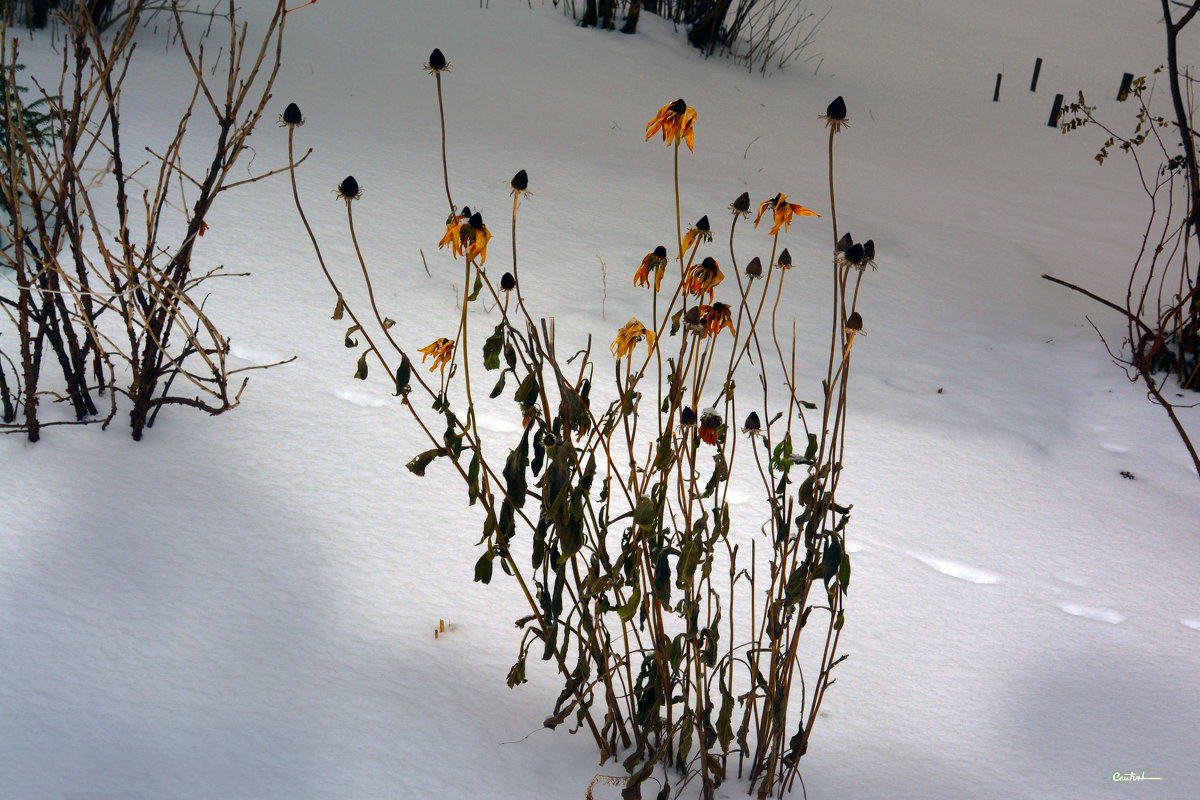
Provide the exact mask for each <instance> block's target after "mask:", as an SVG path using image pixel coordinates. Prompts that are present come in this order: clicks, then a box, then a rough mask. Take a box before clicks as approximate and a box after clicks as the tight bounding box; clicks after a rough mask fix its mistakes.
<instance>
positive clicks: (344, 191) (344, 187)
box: [338, 175, 362, 200]
mask: <svg viewBox="0 0 1200 800" xmlns="http://www.w3.org/2000/svg"><path fill="white" fill-rule="evenodd" d="M360 194H362V190H361V189H359V188H358V181H356V180H354V176H353V175H347V176H346V177H345V178H343V179H342V182H341V183H339V184H338V196H339V197H342V198H344V199H346V200H353V199H355V198H357V197H358V196H359V195H360Z"/></svg>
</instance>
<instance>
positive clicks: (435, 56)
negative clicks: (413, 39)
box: [424, 47, 450, 75]
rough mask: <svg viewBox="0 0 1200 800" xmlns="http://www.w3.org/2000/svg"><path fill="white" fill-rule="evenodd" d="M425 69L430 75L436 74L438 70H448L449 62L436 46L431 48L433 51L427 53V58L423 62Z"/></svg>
mask: <svg viewBox="0 0 1200 800" xmlns="http://www.w3.org/2000/svg"><path fill="white" fill-rule="evenodd" d="M424 69H425V71H426V72H428V73H429V74H430V75H436V74H437V73H439V72H450V62H449V61H447V60H446V57H445V56H444V55H442V51H441V50H439V49H438V48H436V47H435V48H433V52H432V53H430V54H429V60H428V61H426V62H425V67H424Z"/></svg>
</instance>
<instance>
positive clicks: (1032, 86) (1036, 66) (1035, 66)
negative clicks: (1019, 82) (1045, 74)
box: [1029, 58, 1042, 92]
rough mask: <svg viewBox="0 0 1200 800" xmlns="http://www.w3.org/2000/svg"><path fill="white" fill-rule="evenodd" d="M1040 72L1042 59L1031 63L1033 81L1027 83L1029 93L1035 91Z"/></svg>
mask: <svg viewBox="0 0 1200 800" xmlns="http://www.w3.org/2000/svg"><path fill="white" fill-rule="evenodd" d="M1041 71H1042V59H1040V58H1039V59H1038V60H1037V61H1034V62H1033V80H1032V81H1030V82H1029V91H1031V92H1036V91H1037V79H1038V73H1040V72H1041Z"/></svg>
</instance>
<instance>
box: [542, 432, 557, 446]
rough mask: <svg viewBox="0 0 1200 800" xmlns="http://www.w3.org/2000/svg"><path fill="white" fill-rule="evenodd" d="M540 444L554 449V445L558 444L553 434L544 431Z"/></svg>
mask: <svg viewBox="0 0 1200 800" xmlns="http://www.w3.org/2000/svg"><path fill="white" fill-rule="evenodd" d="M542 444H544V445H545V446H546V447H554V445H556V444H558V437H556V436H555V435H554V434H553V433H550V432H549V431H546V435H545V436H543V437H542Z"/></svg>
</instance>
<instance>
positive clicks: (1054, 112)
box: [1046, 94, 1063, 128]
mask: <svg viewBox="0 0 1200 800" xmlns="http://www.w3.org/2000/svg"><path fill="white" fill-rule="evenodd" d="M1062 101H1063V96H1062V95H1061V94H1056V95H1054V106H1053V108H1051V109H1050V121H1049V122H1047V123H1046V124H1047V125H1049V126H1050V127H1051V128H1057V127H1058V117H1059V115H1060V114H1062Z"/></svg>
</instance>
